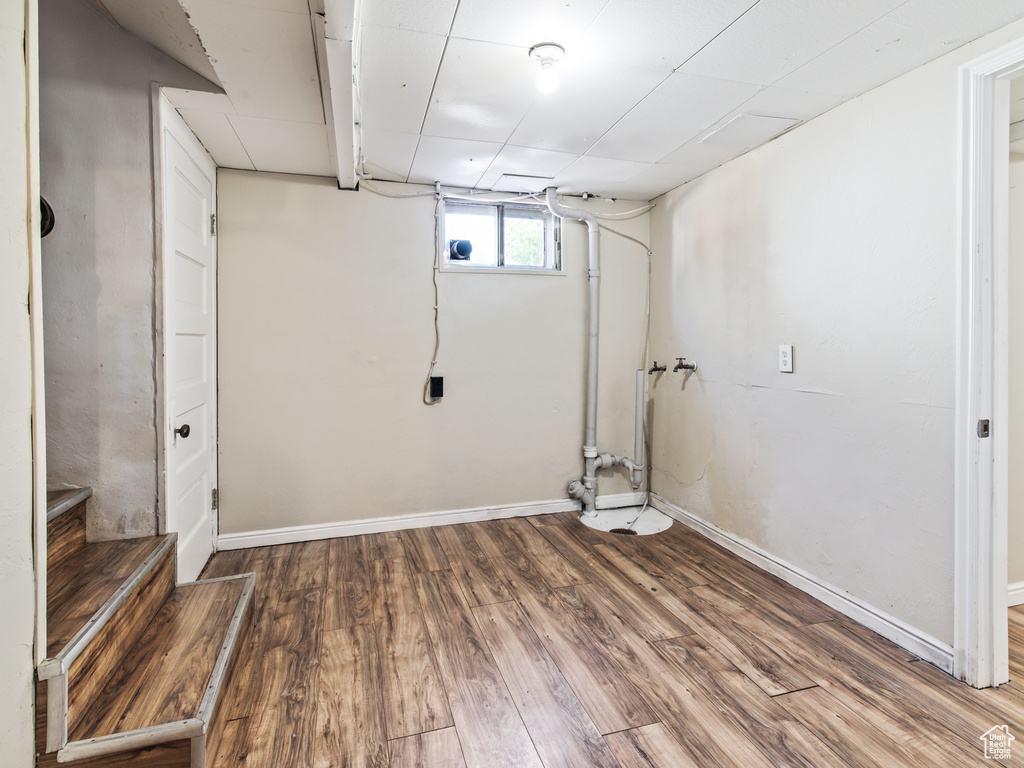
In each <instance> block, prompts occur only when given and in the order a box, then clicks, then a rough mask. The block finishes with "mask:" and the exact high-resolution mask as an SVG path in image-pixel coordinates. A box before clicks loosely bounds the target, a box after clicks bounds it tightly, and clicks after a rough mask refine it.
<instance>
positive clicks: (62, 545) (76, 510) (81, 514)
mask: <svg viewBox="0 0 1024 768" xmlns="http://www.w3.org/2000/svg"><path fill="white" fill-rule="evenodd" d="M84 546H85V502H84V501H83V502H80V503H79V504H76V505H75V506H74V507H72V508H71V509H69V510H68V511H67V512H63V513H62V514H60V515H59V516H58V517H56V518H54V519H53V520H51V521H50V522H48V523H47V524H46V563H47V567H48V568H57V567H59V565H60V564H61V563H62V562H63V561H64V560H65V559H66V558H67V557H68V556H69V555H71V554H73V553H74V552H75V551H76V550H78V549H80V548H82V547H84Z"/></svg>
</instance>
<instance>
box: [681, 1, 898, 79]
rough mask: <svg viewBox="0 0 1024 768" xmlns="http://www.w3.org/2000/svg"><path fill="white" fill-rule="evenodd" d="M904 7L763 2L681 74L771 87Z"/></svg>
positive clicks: (866, 3) (864, 3)
mask: <svg viewBox="0 0 1024 768" xmlns="http://www.w3.org/2000/svg"><path fill="white" fill-rule="evenodd" d="M904 2H905V0H857V2H850V0H816V1H815V2H798V1H797V0H761V2H759V3H758V4H757V5H755V6H754V7H753V8H751V9H750V11H748V12H747V13H746V14H744V15H743V17H742V18H740V19H739V20H737V21H736V23H735V24H733V25H732V26H731V27H729V28H728V29H726V30H725V31H724V32H722V34H721V35H719V36H718V37H717V38H715V39H714V40H713V41H711V42H710V43H708V45H707V46H706V47H704V48H703V49H702V50H701V51H700V52H699V53H697V54H696V55H694V56H693V57H692V58H691V59H689V60H688V61H687V62H686V63H685V64H684V65H683V67H682V71H683V72H689V73H691V74H695V75H703V76H705V77H718V78H722V79H723V80H736V81H739V82H745V83H756V84H759V85H772V84H773V83H775V82H776V81H778V80H779V79H781V78H783V77H785V76H786V75H788V74H789V73H790V72H793V71H794V70H796V69H798V68H799V67H801V66H802V65H804V64H806V63H807V62H808V61H810V60H811V59H813V58H815V57H816V56H819V55H820V54H822V53H824V52H825V51H827V50H828V49H829V48H831V47H832V46H834V45H836V44H838V43H840V42H842V41H843V40H845V39H846V38H847V37H849V36H850V35H852V34H854V33H856V32H857V31H859V30H861V29H863V28H864V27H866V26H868V25H869V24H871V23H872V22H874V21H876V20H877V19H879V18H881V17H882V16H884V15H885V14H886V13H888V12H889V11H891V10H893V9H894V8H896V7H897V6H899V5H902V4H903V3H904ZM792 87H796V86H792ZM810 90H817V89H810ZM824 90H827V89H824Z"/></svg>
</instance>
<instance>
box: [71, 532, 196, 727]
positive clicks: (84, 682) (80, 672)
mask: <svg viewBox="0 0 1024 768" xmlns="http://www.w3.org/2000/svg"><path fill="white" fill-rule="evenodd" d="M175 570H176V564H175V554H174V547H171V548H170V549H168V551H167V553H166V554H165V555H164V557H162V558H161V559H160V563H159V564H158V565H157V566H156V567H155V568H154V569H153V570H152V571H150V573H149V574H148V575H147V576H146V578H145V579H144V580H143V581H142V583H140V584H139V587H138V589H136V590H135V591H134V592H133V593H132V595H131V596H130V597H129V598H128V599H127V600H125V602H124V604H123V605H121V607H120V608H119V609H118V611H117V613H116V614H115V616H114V617H113V618H112V619H111V620H110V621H109V622H107V624H106V625H105V626H104V627H103V629H101V630H100V632H99V633H98V634H97V635H96V637H95V638H94V639H93V640H92V642H91V643H89V647H88V648H87V649H86V650H85V651H84V652H83V653H82V655H81V656H79V657H78V659H76V660H75V662H74V663H73V664H72V665H71V667H70V669H69V670H68V729H69V732H70V733H73V732H74V730H75V726H76V725H77V723H78V722H79V719H80V718H81V716H82V714H83V712H84V710H85V708H86V706H87V704H88V702H89V701H91V700H92V699H94V698H95V697H96V695H97V694H98V693H99V691H100V690H102V689H103V688H104V687H105V686H106V684H107V681H108V680H109V679H110V677H111V676H112V675H113V673H114V671H115V670H116V669H117V668H118V667H119V666H120V664H121V661H122V659H123V658H124V657H125V655H126V654H127V653H128V652H129V651H130V650H131V648H132V647H133V645H134V644H135V642H136V641H137V640H138V639H139V637H140V636H141V635H142V633H143V632H144V631H145V629H146V627H147V626H149V623H150V621H152V619H153V617H154V616H155V615H156V613H157V611H159V610H160V606H161V605H163V603H164V601H165V600H166V599H167V596H168V595H170V594H171V592H172V591H173V590H174V579H175Z"/></svg>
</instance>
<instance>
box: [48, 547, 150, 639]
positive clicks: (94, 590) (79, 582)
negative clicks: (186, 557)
mask: <svg viewBox="0 0 1024 768" xmlns="http://www.w3.org/2000/svg"><path fill="white" fill-rule="evenodd" d="M167 539H168V537H167V536H147V537H146V538H142V539H126V540H123V541H96V542H93V543H91V544H86V545H85V546H84V547H82V548H81V549H79V550H77V551H76V552H74V553H73V554H71V555H70V556H69V557H67V558H65V560H63V561H62V562H61V563H59V564H58V567H57V568H47V573H46V655H47V656H50V657H55V656H57V655H58V654H59V653H60V651H61V650H62V649H63V648H64V647H65V646H66V645H67V644H68V643H69V642H70V641H71V640H72V639H73V638H74V637H75V635H76V634H78V633H79V632H80V631H81V630H82V628H83V627H85V626H86V624H88V623H89V621H90V619H92V617H93V616H94V615H95V614H96V613H97V612H98V611H99V610H100V608H102V607H103V606H104V605H105V604H106V603H107V602H108V601H110V600H111V598H113V597H114V596H115V595H117V594H118V592H119V591H124V588H125V585H126V583H128V582H129V580H130V578H131V576H132V575H133V574H134V573H135V572H136V571H137V570H138V569H139V567H140V566H142V565H143V564H144V563H146V561H147V559H148V558H150V557H152V556H153V555H154V554H155V553H156V552H157V551H158V550H160V548H161V545H164V546H165V547H166V543H167Z"/></svg>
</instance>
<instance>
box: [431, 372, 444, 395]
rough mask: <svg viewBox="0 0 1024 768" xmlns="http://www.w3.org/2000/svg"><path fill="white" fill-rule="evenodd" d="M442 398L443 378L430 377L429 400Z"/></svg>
mask: <svg viewBox="0 0 1024 768" xmlns="http://www.w3.org/2000/svg"><path fill="white" fill-rule="evenodd" d="M442 397H444V376H431V377H430V399H431V400H440V399H441V398H442Z"/></svg>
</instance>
